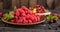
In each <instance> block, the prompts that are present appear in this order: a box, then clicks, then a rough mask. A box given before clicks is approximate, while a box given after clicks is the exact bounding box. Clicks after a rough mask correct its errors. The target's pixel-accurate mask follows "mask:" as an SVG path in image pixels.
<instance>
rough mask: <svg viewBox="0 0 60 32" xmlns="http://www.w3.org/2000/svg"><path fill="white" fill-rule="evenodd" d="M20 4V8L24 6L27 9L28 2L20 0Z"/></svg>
mask: <svg viewBox="0 0 60 32" xmlns="http://www.w3.org/2000/svg"><path fill="white" fill-rule="evenodd" d="M20 2H21V6H23V5H24V6H26V7H28V0H21V1H20Z"/></svg>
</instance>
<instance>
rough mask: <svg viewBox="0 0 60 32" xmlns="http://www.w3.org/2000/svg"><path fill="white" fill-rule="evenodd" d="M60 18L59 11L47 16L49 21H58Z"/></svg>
mask: <svg viewBox="0 0 60 32" xmlns="http://www.w3.org/2000/svg"><path fill="white" fill-rule="evenodd" d="M58 19H60V15H59V14H57V13H52V15H49V16H47V20H48V23H56V22H57V20H58Z"/></svg>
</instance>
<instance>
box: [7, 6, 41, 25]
mask: <svg viewBox="0 0 60 32" xmlns="http://www.w3.org/2000/svg"><path fill="white" fill-rule="evenodd" d="M9 15H10V16H9V17H10V18H8V17H7V16H6V17H7V18H6V19H8V20H7V21H9V22H11V23H20V24H21V23H22V24H29V23H36V22H38V21H39V20H40V16H38V15H36V14H35V13H33V12H32V11H31V10H29V9H28V8H27V7H25V6H22V7H21V8H18V9H16V11H14V12H13V13H11V12H10V14H9Z"/></svg>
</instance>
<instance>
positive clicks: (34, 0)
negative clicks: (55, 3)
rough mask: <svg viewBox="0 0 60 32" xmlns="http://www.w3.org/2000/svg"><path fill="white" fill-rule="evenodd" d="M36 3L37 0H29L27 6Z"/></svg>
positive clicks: (32, 5)
mask: <svg viewBox="0 0 60 32" xmlns="http://www.w3.org/2000/svg"><path fill="white" fill-rule="evenodd" d="M36 4H37V0H29V6H30V7H34V6H35V5H36Z"/></svg>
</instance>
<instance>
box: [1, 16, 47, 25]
mask: <svg viewBox="0 0 60 32" xmlns="http://www.w3.org/2000/svg"><path fill="white" fill-rule="evenodd" d="M45 20H46V17H45V16H42V17H41V19H40V21H38V22H36V23H29V24H21V23H11V22H6V21H5V20H4V19H3V18H2V21H3V22H5V23H8V24H13V25H35V24H39V23H42V22H44V21H45Z"/></svg>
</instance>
